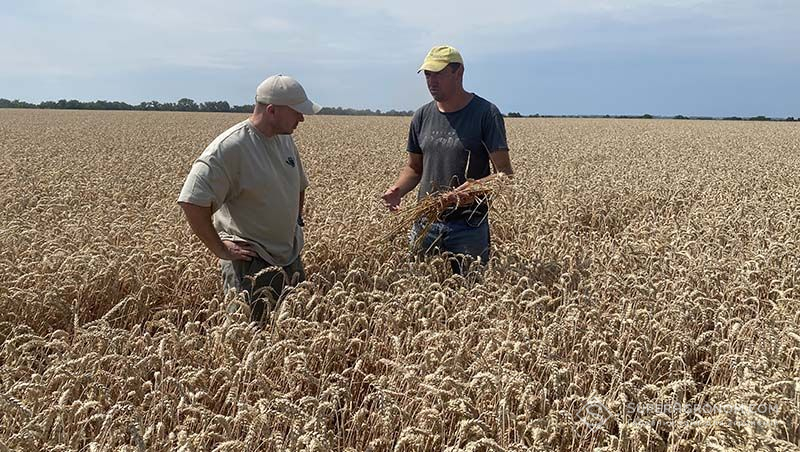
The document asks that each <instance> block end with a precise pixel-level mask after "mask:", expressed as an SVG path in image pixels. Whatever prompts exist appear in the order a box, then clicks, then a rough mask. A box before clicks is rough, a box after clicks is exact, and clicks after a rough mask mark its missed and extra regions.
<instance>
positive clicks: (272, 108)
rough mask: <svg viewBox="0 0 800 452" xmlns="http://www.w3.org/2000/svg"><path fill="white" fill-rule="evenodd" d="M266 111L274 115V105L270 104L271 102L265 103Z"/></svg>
mask: <svg viewBox="0 0 800 452" xmlns="http://www.w3.org/2000/svg"><path fill="white" fill-rule="evenodd" d="M267 111H268V112H269V114H271V115H274V114H275V106H274V105H272V104H267Z"/></svg>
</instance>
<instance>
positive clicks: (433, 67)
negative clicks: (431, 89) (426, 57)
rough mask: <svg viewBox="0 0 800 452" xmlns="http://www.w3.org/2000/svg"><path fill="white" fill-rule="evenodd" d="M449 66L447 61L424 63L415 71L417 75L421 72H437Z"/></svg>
mask: <svg viewBox="0 0 800 452" xmlns="http://www.w3.org/2000/svg"><path fill="white" fill-rule="evenodd" d="M448 64H450V63H448V62H447V61H426V62H424V63H422V66H420V67H419V69H418V70H417V74H419V73H420V72H422V71H431V72H439V71H441V70H442V69H444V68H446V67H447V65H448Z"/></svg>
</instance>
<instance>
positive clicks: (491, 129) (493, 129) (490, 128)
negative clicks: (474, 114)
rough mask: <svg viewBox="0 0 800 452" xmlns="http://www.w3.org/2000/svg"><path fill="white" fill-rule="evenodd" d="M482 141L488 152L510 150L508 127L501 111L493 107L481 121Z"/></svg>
mask: <svg viewBox="0 0 800 452" xmlns="http://www.w3.org/2000/svg"><path fill="white" fill-rule="evenodd" d="M481 128H482V130H481V139H482V140H483V144H484V146H486V151H488V152H490V153H491V152H494V151H496V150H498V149H502V150H508V142H507V140H506V125H505V122H504V121H503V115H502V114H500V110H498V108H497V107H496V106H494V105H492V106H491V107H490V108H489V110H488V111H487V113H486V114H485V115H484V117H483V121H481Z"/></svg>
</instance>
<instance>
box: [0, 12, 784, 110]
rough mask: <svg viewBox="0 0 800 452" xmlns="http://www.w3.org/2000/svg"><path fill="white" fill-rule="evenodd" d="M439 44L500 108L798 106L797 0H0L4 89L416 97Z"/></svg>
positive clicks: (56, 93) (161, 96) (119, 97)
mask: <svg viewBox="0 0 800 452" xmlns="http://www.w3.org/2000/svg"><path fill="white" fill-rule="evenodd" d="M439 44H448V45H452V46H454V47H456V48H458V49H459V50H460V52H461V54H462V56H463V58H464V63H465V74H464V87H465V88H466V89H467V90H468V91H470V92H474V93H476V94H478V95H480V96H482V97H484V98H486V99H488V100H490V101H491V102H493V103H494V104H495V105H497V106H498V107H499V108H500V110H501V111H502V112H505V113H508V112H520V113H522V114H526V115H527V114H535V113H539V114H553V115H571V114H575V115H581V114H586V115H592V114H601V115H602V114H611V115H622V114H637V115H638V114H645V113H648V114H653V115H663V116H671V115H677V114H683V115H693V116H717V117H722V116H757V115H765V116H771V117H786V116H794V117H800V89H798V86H799V84H798V82H800V0H551V1H540V0H505V1H504V0H491V1H486V0H485V1H481V2H477V1H467V0H436V1H432V0H405V1H402V2H381V1H374V0H313V1H303V0H295V1H272V0H227V1H219V0H191V1H190V0H158V1H156V0H137V1H115V0H102V1H100V0H0V98H6V99H19V100H23V101H27V102H33V103H39V102H41V101H45V100H59V99H78V100H81V101H92V100H116V101H124V102H128V103H131V104H138V103H140V102H143V101H149V100H157V101H159V102H175V101H177V100H178V99H180V98H184V97H187V98H190V99H194V100H195V101H196V102H205V101H216V100H225V101H228V102H229V103H231V104H232V105H243V104H252V103H253V98H254V95H255V88H256V86H257V85H258V83H260V82H261V80H263V79H264V78H266V77H267V76H269V75H272V74H277V73H282V74H286V75H291V76H293V77H295V78H296V79H298V80H299V81H300V82H301V83H302V85H303V86H304V87H305V89H306V92H307V93H308V95H309V97H310V98H311V99H312V100H313V101H315V102H317V103H318V104H320V105H323V106H329V107H335V106H340V107H350V108H369V109H373V110H374V109H380V110H383V111H386V110H389V109H396V110H415V109H416V108H418V107H419V106H421V105H423V104H424V103H426V102H429V101H430V100H431V98H430V95H429V94H428V92H427V89H426V87H425V81H424V76H423V75H421V74H417V73H416V70H417V69H418V68H419V65H420V64H421V63H422V60H423V58H424V56H425V54H426V53H427V52H428V50H429V49H430V48H431V47H433V46H435V45H439Z"/></svg>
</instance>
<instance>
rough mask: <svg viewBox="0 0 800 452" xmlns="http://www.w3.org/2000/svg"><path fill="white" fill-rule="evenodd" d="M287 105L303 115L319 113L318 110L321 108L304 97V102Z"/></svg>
mask: <svg viewBox="0 0 800 452" xmlns="http://www.w3.org/2000/svg"><path fill="white" fill-rule="evenodd" d="M289 107H291V108H292V110H294V111H296V112H299V113H302V114H304V115H314V114H317V113H319V111H320V110H322V107H321V106H319V105H317V104H315V103H314V102H311V99H306V101H305V102H303V103H300V104H296V105H289Z"/></svg>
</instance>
